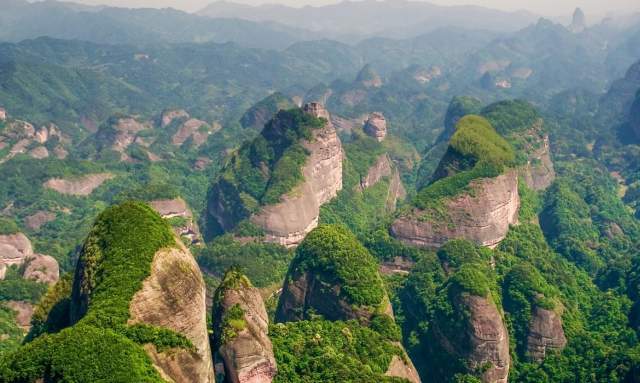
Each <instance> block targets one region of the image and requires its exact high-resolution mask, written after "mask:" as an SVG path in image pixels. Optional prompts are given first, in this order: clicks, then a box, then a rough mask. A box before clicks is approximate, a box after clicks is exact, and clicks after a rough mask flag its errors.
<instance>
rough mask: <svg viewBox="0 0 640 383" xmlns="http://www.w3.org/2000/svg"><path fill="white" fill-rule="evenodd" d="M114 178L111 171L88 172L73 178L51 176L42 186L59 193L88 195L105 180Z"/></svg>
mask: <svg viewBox="0 0 640 383" xmlns="http://www.w3.org/2000/svg"><path fill="white" fill-rule="evenodd" d="M112 178H114V175H113V174H111V173H98V174H89V175H86V176H83V177H79V178H75V179H63V178H52V179H50V180H48V181H46V182H45V183H44V187H45V188H48V189H53V190H55V191H57V192H58V193H60V194H68V195H75V196H88V195H89V194H91V193H92V192H93V191H94V190H95V189H96V188H98V187H99V186H100V185H102V184H103V183H104V182H105V181H107V180H110V179H112Z"/></svg>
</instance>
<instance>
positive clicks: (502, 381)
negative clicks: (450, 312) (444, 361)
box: [434, 295, 511, 383]
mask: <svg viewBox="0 0 640 383" xmlns="http://www.w3.org/2000/svg"><path fill="white" fill-rule="evenodd" d="M455 304H456V305H459V306H460V307H459V308H458V310H463V311H465V312H466V313H468V318H469V319H468V321H467V323H465V324H464V333H461V334H460V335H461V337H462V338H461V339H462V341H452V339H450V338H449V337H447V336H446V335H444V334H446V329H444V331H443V328H446V327H447V326H450V325H451V324H450V323H436V324H435V329H434V331H435V334H436V338H437V339H438V342H439V343H440V345H441V346H442V347H443V348H444V349H445V350H446V351H447V352H449V353H450V354H452V355H455V356H458V357H459V358H462V359H464V360H466V364H467V366H468V368H469V369H470V370H471V371H473V372H479V373H481V374H482V375H481V379H482V381H483V382H484V383H507V378H508V376H509V367H510V364H511V359H510V356H509V333H508V331H507V329H506V326H505V325H504V322H503V321H502V316H501V315H500V312H499V311H498V308H497V307H496V306H495V304H494V303H493V302H492V301H491V300H490V299H489V298H484V297H479V296H475V295H463V296H461V297H459V299H458V302H455Z"/></svg>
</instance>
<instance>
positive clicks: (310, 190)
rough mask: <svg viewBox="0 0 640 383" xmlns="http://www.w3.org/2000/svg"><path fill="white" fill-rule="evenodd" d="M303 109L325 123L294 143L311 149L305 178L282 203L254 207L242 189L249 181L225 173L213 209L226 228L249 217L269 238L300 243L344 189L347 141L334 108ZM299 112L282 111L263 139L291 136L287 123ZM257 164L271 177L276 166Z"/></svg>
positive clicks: (272, 141) (211, 199)
mask: <svg viewBox="0 0 640 383" xmlns="http://www.w3.org/2000/svg"><path fill="white" fill-rule="evenodd" d="M303 113H305V114H306V115H309V116H311V117H313V118H314V119H315V120H316V121H318V122H319V124H320V126H319V127H315V128H312V129H310V132H309V134H310V135H309V137H308V139H305V138H302V139H300V140H299V142H298V143H293V144H292V143H290V145H294V144H295V145H300V147H301V150H304V152H305V154H306V158H305V159H304V165H302V169H301V176H302V177H300V178H302V180H301V181H300V182H298V183H297V185H295V186H293V189H291V190H290V191H288V192H285V193H284V194H280V195H279V196H278V197H277V198H278V202H277V203H267V204H263V205H262V206H257V207H254V208H251V210H253V211H250V210H249V207H248V206H247V204H246V203H245V201H246V200H247V197H249V196H248V193H247V192H245V191H243V190H242V188H243V187H244V186H245V185H240V184H239V183H240V182H244V181H235V182H236V183H235V184H233V183H231V182H229V181H227V179H225V177H224V176H223V177H221V178H220V179H219V180H218V181H217V182H216V183H215V184H214V186H213V187H212V189H211V191H210V193H209V206H208V212H209V214H210V216H211V218H212V219H213V220H214V221H215V223H216V224H217V225H218V226H219V227H220V228H222V229H223V230H224V231H229V230H232V229H233V228H234V227H235V225H237V224H238V222H240V221H241V220H242V219H244V218H247V217H249V218H250V220H251V222H252V223H253V224H255V225H256V226H258V227H260V228H261V229H262V230H263V231H264V240H265V241H267V242H273V243H278V244H281V245H284V246H296V245H297V244H299V243H300V242H301V241H302V240H303V239H304V237H305V235H306V234H307V233H308V232H310V231H311V230H313V228H315V227H316V226H317V225H318V217H319V214H320V206H322V205H323V204H324V203H326V202H328V201H329V200H331V199H332V198H334V197H335V196H336V195H337V193H338V191H339V190H341V189H342V158H343V153H342V144H341V142H340V138H339V137H338V135H337V133H336V130H335V128H334V126H333V124H331V122H330V116H329V113H328V112H327V111H326V109H325V108H324V107H323V106H322V105H320V104H316V103H311V104H307V105H306V106H305V107H304V108H303ZM279 115H280V114H279ZM294 115H295V112H285V113H283V114H282V116H281V117H276V118H274V119H273V120H272V121H271V122H270V123H269V124H268V125H267V127H265V130H264V131H263V133H262V134H261V139H264V140H266V142H267V144H268V145H271V146H272V147H277V146H278V145H279V144H278V142H281V141H282V140H289V139H288V138H284V139H283V138H282V136H285V133H286V132H285V131H286V130H287V129H293V127H287V126H284V124H286V123H289V119H290V118H292V116H294ZM295 118H296V119H299V117H295ZM281 119H282V120H281ZM295 123H296V124H297V123H299V122H295ZM281 125H282V126H281ZM285 137H286V136H285ZM279 150H282V149H279ZM285 150H286V149H285ZM232 161H235V163H232V164H231V165H230V166H239V165H238V163H239V162H240V161H246V160H244V159H242V160H241V159H240V158H239V157H237V158H235V159H232ZM254 166H256V168H255V169H253V170H251V173H252V175H251V176H252V177H256V174H255V173H263V174H262V175H265V174H268V176H267V181H268V177H271V174H269V173H271V172H272V170H270V169H267V164H265V163H261V164H258V165H254ZM238 171H241V170H238ZM258 176H259V175H258ZM231 177H233V176H231ZM281 177H282V175H281ZM263 182H265V181H263ZM244 183H245V184H246V182H244ZM243 198H244V199H243ZM252 204H256V202H253V203H252Z"/></svg>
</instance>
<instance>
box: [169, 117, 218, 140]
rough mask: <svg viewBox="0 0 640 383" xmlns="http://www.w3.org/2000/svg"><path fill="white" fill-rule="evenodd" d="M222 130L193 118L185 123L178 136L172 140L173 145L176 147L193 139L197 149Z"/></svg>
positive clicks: (175, 135) (177, 133)
mask: <svg viewBox="0 0 640 383" xmlns="http://www.w3.org/2000/svg"><path fill="white" fill-rule="evenodd" d="M219 129H220V126H218V125H216V126H214V127H211V126H209V124H207V123H206V122H205V121H202V120H198V119H195V118H191V119H189V120H187V121H185V122H184V123H183V124H182V125H181V126H180V128H179V129H178V131H177V132H176V134H174V135H173V137H172V138H171V143H172V144H173V145H176V146H180V145H182V144H184V143H185V142H186V141H187V140H188V139H191V140H192V142H193V145H194V146H195V147H199V146H200V145H202V144H204V143H205V142H207V139H208V138H209V136H210V135H211V134H213V133H214V132H216V131H217V130H219Z"/></svg>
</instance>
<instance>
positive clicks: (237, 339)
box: [213, 272, 277, 383]
mask: <svg viewBox="0 0 640 383" xmlns="http://www.w3.org/2000/svg"><path fill="white" fill-rule="evenodd" d="M234 273H235V272H230V274H234ZM230 274H227V276H225V280H224V281H223V283H222V285H223V286H222V287H221V288H220V289H219V290H218V291H217V292H216V298H215V301H216V306H215V307H214V313H213V315H214V321H215V322H214V334H215V335H214V336H215V338H216V344H217V350H216V352H217V354H218V355H219V357H221V358H222V360H223V365H224V371H219V373H220V374H223V375H224V376H225V381H227V382H231V383H269V382H271V381H272V380H273V378H274V376H275V375H276V373H277V367H276V361H275V357H274V354H273V346H272V344H271V340H270V339H269V336H268V326H269V316H268V315H267V310H266V308H265V305H264V302H263V300H262V297H261V296H260V291H259V290H258V289H256V288H254V287H252V286H251V284H250V282H249V281H248V279H246V277H244V276H240V275H230ZM230 277H231V278H237V280H235V281H230V279H229V278H230ZM229 282H231V283H229ZM232 311H235V312H236V315H234V314H232V313H231V312H232ZM230 316H233V317H234V318H236V317H237V318H236V320H237V321H239V322H240V323H242V324H243V326H242V327H243V328H242V329H239V328H235V329H234V330H232V331H233V334H232V333H230V332H229V329H227V326H230V323H229V322H228V318H229V317H230ZM237 324H238V322H236V325H237ZM217 372H218V371H217Z"/></svg>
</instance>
